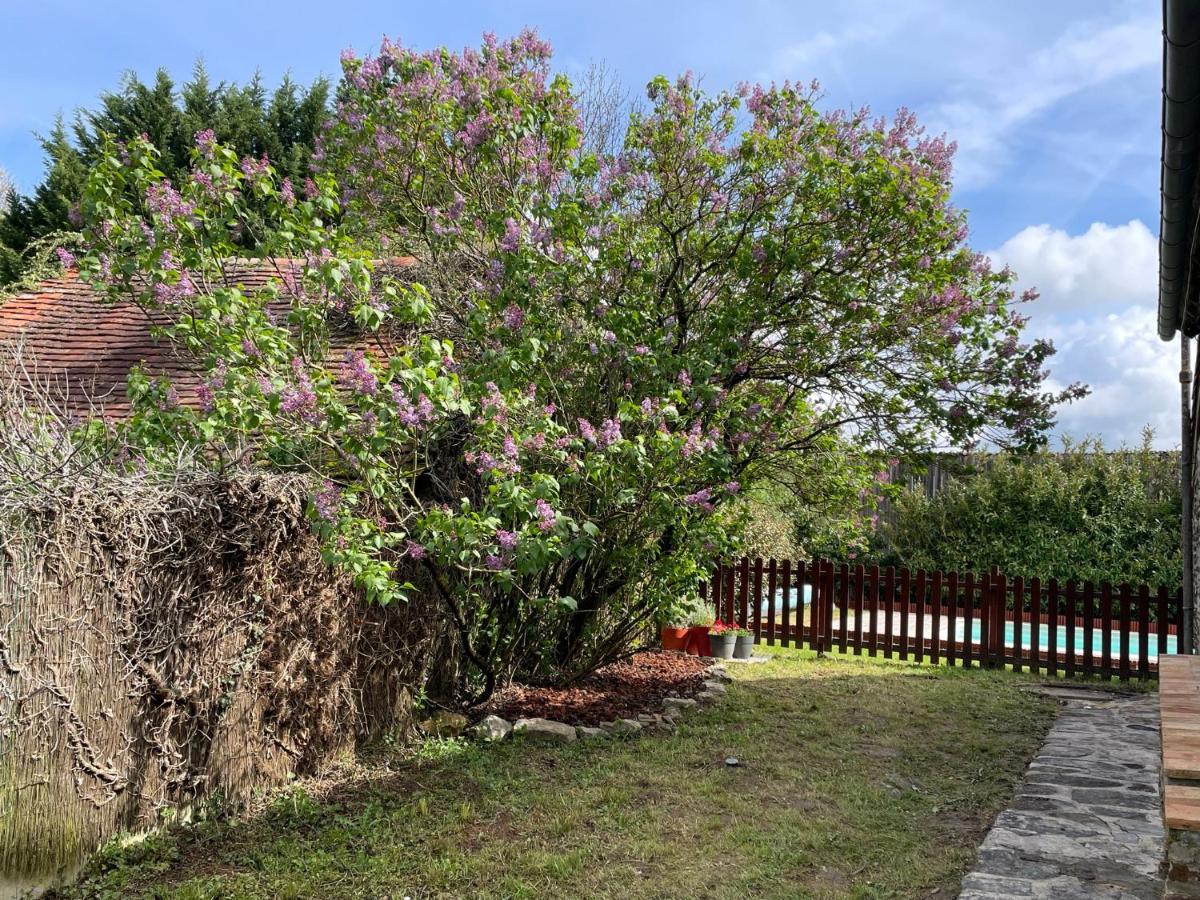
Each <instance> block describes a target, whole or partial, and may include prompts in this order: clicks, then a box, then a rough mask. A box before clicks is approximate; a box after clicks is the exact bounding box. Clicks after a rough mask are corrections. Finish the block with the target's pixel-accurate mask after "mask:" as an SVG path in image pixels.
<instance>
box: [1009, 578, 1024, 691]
mask: <svg viewBox="0 0 1200 900" xmlns="http://www.w3.org/2000/svg"><path fill="white" fill-rule="evenodd" d="M1012 595H1013V653H1012V660H1013V671H1014V672H1020V671H1021V665H1022V661H1023V660H1024V658H1025V654H1024V652H1023V649H1022V645H1023V644H1024V640H1023V636H1024V632H1025V628H1024V625H1025V623H1024V622H1023V621H1022V620H1023V619H1024V618H1025V616H1024V612H1025V579H1023V578H1022V577H1021V576H1020V575H1018V576H1016V577H1015V578H1014V579H1013V584H1012Z"/></svg>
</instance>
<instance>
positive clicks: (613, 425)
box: [597, 419, 621, 447]
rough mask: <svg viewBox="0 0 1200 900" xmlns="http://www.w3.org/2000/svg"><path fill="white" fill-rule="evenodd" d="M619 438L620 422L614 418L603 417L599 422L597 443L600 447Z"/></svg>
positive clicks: (613, 442)
mask: <svg viewBox="0 0 1200 900" xmlns="http://www.w3.org/2000/svg"><path fill="white" fill-rule="evenodd" d="M620 439H621V423H620V422H618V421H617V420H616V419H605V420H604V421H603V422H602V423H601V424H600V437H599V440H598V442H597V443H598V444H599V445H600V446H601V447H608V446H610V445H612V444H615V443H616V442H617V441H619V440H620Z"/></svg>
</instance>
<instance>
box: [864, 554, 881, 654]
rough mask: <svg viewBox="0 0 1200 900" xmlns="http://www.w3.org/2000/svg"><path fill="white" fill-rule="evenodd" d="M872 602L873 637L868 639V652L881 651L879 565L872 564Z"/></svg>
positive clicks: (876, 652) (870, 592)
mask: <svg viewBox="0 0 1200 900" xmlns="http://www.w3.org/2000/svg"><path fill="white" fill-rule="evenodd" d="M868 597H870V602H871V637H870V638H869V639H868V640H867V653H869V654H870V655H871V656H876V655H877V654H878V653H879V566H871V587H870V591H869V593H868Z"/></svg>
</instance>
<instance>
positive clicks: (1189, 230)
mask: <svg viewBox="0 0 1200 900" xmlns="http://www.w3.org/2000/svg"><path fill="white" fill-rule="evenodd" d="M1198 156H1200V2H1198V0H1163V99H1162V174H1161V189H1160V218H1159V248H1158V259H1159V274H1158V336H1159V337H1160V338H1162V339H1163V340H1164V341H1169V340H1171V339H1172V338H1173V337H1174V336H1175V332H1176V331H1178V330H1181V329H1182V330H1183V331H1184V333H1186V334H1189V335H1195V334H1196V333H1197V324H1198V323H1197V321H1196V314H1195V313H1194V312H1192V311H1191V310H1190V309H1188V299H1189V295H1190V294H1191V293H1192V288H1191V285H1190V283H1189V281H1190V279H1189V276H1190V264H1191V259H1192V247H1193V241H1194V237H1195V230H1196V227H1195V226H1196V212H1197V203H1196V199H1195V191H1196V172H1197V158H1198Z"/></svg>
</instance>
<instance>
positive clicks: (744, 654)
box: [733, 634, 754, 659]
mask: <svg viewBox="0 0 1200 900" xmlns="http://www.w3.org/2000/svg"><path fill="white" fill-rule="evenodd" d="M753 655H754V635H752V634H739V635H738V636H737V643H736V644H734V645H733V658H734V659H749V658H750V657H751V656H753Z"/></svg>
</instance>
